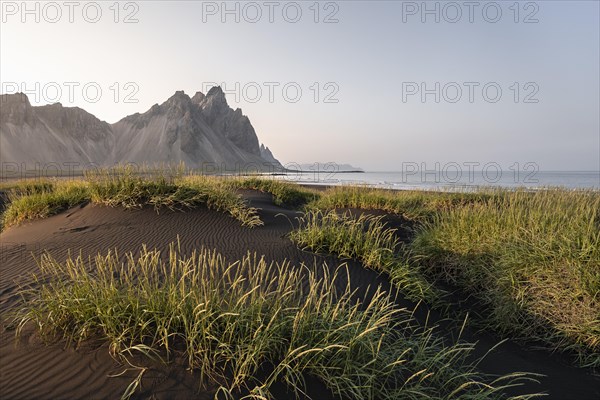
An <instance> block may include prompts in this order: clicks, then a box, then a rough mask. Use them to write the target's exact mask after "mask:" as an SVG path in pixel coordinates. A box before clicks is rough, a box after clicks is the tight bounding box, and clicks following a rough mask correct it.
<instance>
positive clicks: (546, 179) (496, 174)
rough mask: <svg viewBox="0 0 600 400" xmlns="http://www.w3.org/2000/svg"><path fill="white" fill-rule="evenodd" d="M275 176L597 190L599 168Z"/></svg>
mask: <svg viewBox="0 0 600 400" xmlns="http://www.w3.org/2000/svg"><path fill="white" fill-rule="evenodd" d="M278 179H283V180H288V181H292V182H298V183H305V184H316V185H367V186H373V187H377V188H385V189H420V190H458V191H463V190H464V191H470V190H477V189H481V188H486V187H507V188H517V187H524V188H529V189H536V188H543V187H564V188H568V189H596V190H600V172H599V171H519V172H515V171H498V170H489V171H486V172H484V171H462V172H460V173H459V172H457V171H446V172H442V171H425V172H364V173H352V172H350V173H341V172H326V171H303V172H302V173H300V172H296V173H289V174H287V175H284V176H279V177H278Z"/></svg>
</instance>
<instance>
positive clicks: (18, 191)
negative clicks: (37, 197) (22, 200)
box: [0, 178, 54, 195]
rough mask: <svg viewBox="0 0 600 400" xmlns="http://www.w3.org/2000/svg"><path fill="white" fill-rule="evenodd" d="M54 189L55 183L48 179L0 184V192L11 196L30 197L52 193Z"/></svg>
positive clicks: (22, 180)
mask: <svg viewBox="0 0 600 400" xmlns="http://www.w3.org/2000/svg"><path fill="white" fill-rule="evenodd" d="M53 189H54V181H52V180H50V179H46V178H40V179H21V180H17V181H8V182H2V183H0V190H1V191H3V192H7V193H10V194H11V195H28V194H37V193H42V192H50V191H52V190H53Z"/></svg>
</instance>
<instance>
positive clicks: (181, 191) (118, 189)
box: [86, 168, 262, 227]
mask: <svg viewBox="0 0 600 400" xmlns="http://www.w3.org/2000/svg"><path fill="white" fill-rule="evenodd" d="M86 179H87V180H88V181H89V183H90V197H91V200H92V202H94V203H98V204H103V205H107V206H111V207H117V206H121V207H125V208H139V207H143V206H144V205H151V206H153V207H154V208H155V209H156V210H159V209H160V208H161V207H167V208H169V209H171V210H181V209H189V208H195V207H198V206H206V207H207V208H209V209H212V210H215V211H221V212H227V213H229V214H230V215H231V216H233V217H234V218H236V219H238V220H239V221H240V222H242V224H243V225H247V226H251V227H252V226H257V225H262V222H261V221H260V218H259V217H258V215H257V213H256V209H254V208H251V207H248V206H247V204H246V202H245V201H244V199H242V197H241V196H239V195H237V194H236V193H235V192H234V191H233V190H232V189H231V188H230V187H229V186H228V185H226V184H225V182H223V181H222V180H220V179H218V178H209V177H204V176H194V175H183V174H182V173H180V172H179V171H175V173H170V171H168V170H167V171H165V170H158V171H152V173H148V174H139V173H133V171H131V170H128V169H126V168H125V169H117V170H101V171H96V172H94V173H90V172H88V173H87V174H86Z"/></svg>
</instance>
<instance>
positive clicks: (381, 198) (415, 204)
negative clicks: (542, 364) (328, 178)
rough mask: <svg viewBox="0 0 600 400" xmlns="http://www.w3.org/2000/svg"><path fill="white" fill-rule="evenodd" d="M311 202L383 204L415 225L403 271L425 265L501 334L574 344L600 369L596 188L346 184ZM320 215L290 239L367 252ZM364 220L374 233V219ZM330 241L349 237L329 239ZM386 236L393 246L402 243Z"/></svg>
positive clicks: (599, 196)
mask: <svg viewBox="0 0 600 400" xmlns="http://www.w3.org/2000/svg"><path fill="white" fill-rule="evenodd" d="M310 207H312V208H313V209H314V208H317V209H318V208H321V209H339V208H360V209H380V210H385V211H387V212H390V213H394V214H398V215H402V216H404V217H405V218H408V219H411V220H412V221H413V222H416V225H413V228H412V229H413V231H414V232H413V240H412V242H410V243H408V244H406V245H405V246H403V247H402V248H401V250H402V251H401V253H402V254H405V255H406V256H407V257H402V259H404V260H406V263H405V264H401V265H402V268H400V270H401V271H404V270H412V271H414V273H416V272H419V273H421V274H422V275H423V276H426V277H428V278H429V280H430V281H432V282H433V281H438V280H441V281H444V282H446V283H450V284H452V285H454V286H455V287H457V288H458V289H459V290H460V291H462V292H463V294H468V295H471V296H474V297H475V298H476V299H478V300H479V302H480V305H482V306H483V307H484V312H483V313H481V314H482V315H483V318H480V320H479V322H481V323H482V324H483V326H485V327H487V328H488V329H490V330H492V331H494V332H497V333H499V334H502V335H506V336H510V337H514V338H519V339H522V340H525V341H529V342H536V343H539V342H542V343H546V345H548V346H550V347H552V348H553V349H561V350H572V351H574V352H575V354H577V356H578V358H579V361H578V362H579V364H580V365H583V366H591V367H596V368H598V367H600V193H598V192H597V191H584V190H583V191H568V190H564V189H552V188H549V189H546V190H540V191H536V192H530V191H525V190H490V191H486V192H483V193H470V194H459V193H431V192H411V191H407V192H404V191H398V192H393V191H384V190H374V189H369V188H348V187H342V188H334V189H331V190H330V191H327V192H325V193H324V194H323V195H322V196H321V197H320V199H319V200H317V201H315V202H313V203H312V204H311V205H310ZM331 215H334V214H331ZM309 218H310V220H311V221H316V220H317V219H315V218H313V217H309ZM323 221H325V223H321V224H322V225H323V226H320V227H318V226H317V224H315V223H314V222H312V223H311V224H306V223H304V224H302V223H301V226H300V228H301V229H300V231H299V232H298V233H294V234H293V235H295V236H293V237H296V238H298V237H301V239H302V240H299V242H300V243H301V244H302V245H309V246H310V247H313V248H316V249H319V246H321V248H325V249H327V248H329V249H330V250H329V251H332V252H334V253H337V254H341V255H346V256H352V257H357V258H359V259H360V256H359V255H358V252H353V253H352V252H351V254H348V253H349V252H348V250H347V248H349V247H351V246H352V245H351V244H349V243H350V242H352V241H357V242H361V243H364V245H366V244H367V243H369V242H368V240H365V239H363V238H361V237H359V236H355V237H354V238H351V239H346V236H345V235H346V234H345V233H343V231H344V230H347V229H348V227H347V225H345V223H341V224H339V223H338V225H340V226H339V227H336V228H333V225H332V224H331V223H330V222H329V221H328V220H327V219H326V218H325V219H324V220H323ZM362 222H363V223H362V225H363V228H364V229H365V232H368V229H367V225H368V224H367V223H366V222H367V221H362ZM357 223H358V221H357ZM308 226H310V227H311V230H310V234H309V231H308V230H307V228H308ZM354 230H355V231H356V232H359V231H360V227H357V228H355V229H354ZM383 232H385V230H384V231H383ZM333 238H338V239H339V238H344V241H339V240H338V241H337V242H334V243H333V245H332V244H330V242H331V241H332V240H334V239H333ZM381 243H382V244H383V246H384V247H386V248H388V249H389V250H390V252H394V251H395V250H396V249H397V247H396V246H395V244H394V243H390V242H389V241H387V242H386V241H383V242H381ZM362 245H363V244H361V245H359V246H362ZM352 254H353V255H352ZM388 269H389V268H388ZM391 269H392V270H393V268H391ZM388 273H389V274H390V277H392V279H393V277H394V274H393V272H388Z"/></svg>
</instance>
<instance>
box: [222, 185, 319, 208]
mask: <svg viewBox="0 0 600 400" xmlns="http://www.w3.org/2000/svg"><path fill="white" fill-rule="evenodd" d="M227 181H228V182H229V183H230V184H231V185H233V186H234V187H235V188H239V189H253V190H260V191H262V192H266V193H270V194H272V195H273V202H274V203H275V204H276V205H281V206H287V207H293V208H298V207H301V206H304V205H305V204H307V203H309V202H311V201H315V200H317V199H319V198H320V194H319V192H317V191H315V190H311V189H308V188H306V187H302V186H300V185H298V184H295V183H292V182H286V181H282V180H277V179H266V178H256V177H250V178H235V179H228V180H227Z"/></svg>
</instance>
